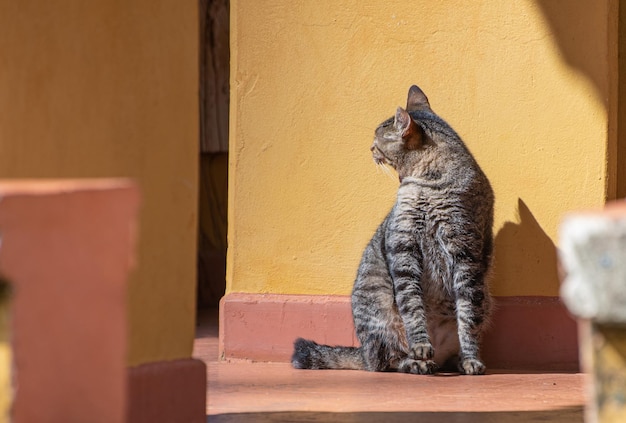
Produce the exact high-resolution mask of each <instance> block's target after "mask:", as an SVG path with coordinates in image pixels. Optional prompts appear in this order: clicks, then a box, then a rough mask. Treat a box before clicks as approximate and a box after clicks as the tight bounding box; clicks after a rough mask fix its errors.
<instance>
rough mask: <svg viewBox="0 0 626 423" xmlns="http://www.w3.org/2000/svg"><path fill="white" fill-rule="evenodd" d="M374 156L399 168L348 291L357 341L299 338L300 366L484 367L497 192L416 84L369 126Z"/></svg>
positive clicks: (471, 370) (296, 357)
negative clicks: (341, 343)
mask: <svg viewBox="0 0 626 423" xmlns="http://www.w3.org/2000/svg"><path fill="white" fill-rule="evenodd" d="M371 150H372V154H373V157H374V161H375V162H376V163H377V164H379V165H383V166H384V165H390V166H392V167H393V168H394V169H395V170H396V171H397V173H398V176H399V178H400V187H399V188H398V194H397V199H396V203H395V205H394V206H393V208H392V209H391V211H390V212H389V214H388V215H387V217H386V218H385V220H384V221H383V222H382V224H381V225H380V226H379V228H378V230H377V231H376V233H375V234H374V236H373V238H372V239H371V241H370V242H369V244H368V245H367V247H366V248H365V251H364V252H363V257H362V259H361V263H360V265H359V269H358V272H357V277H356V281H355V283H354V288H353V291H352V313H353V317H354V324H355V328H356V333H357V336H358V338H359V341H360V342H361V347H358V348H355V347H330V346H325V345H319V344H316V343H314V342H312V341H307V340H303V339H298V340H296V342H295V345H294V347H295V348H294V354H293V357H292V364H293V366H294V367H295V368H300V369H364V370H370V371H400V372H409V373H417V374H430V373H433V372H435V371H436V370H437V369H438V368H449V367H450V366H451V365H453V366H456V367H457V368H458V370H459V371H460V372H461V373H463V374H483V373H484V372H485V365H484V364H483V363H482V361H481V360H480V357H479V344H480V338H481V334H482V333H483V331H484V329H485V327H486V326H487V324H488V319H489V315H490V311H491V297H490V294H489V287H488V276H489V270H490V266H491V256H492V249H493V235H492V225H493V203H494V196H493V191H492V189H491V186H490V184H489V181H488V180H487V177H486V176H485V174H484V173H483V172H482V171H481V169H480V167H479V166H478V164H477V163H476V161H475V160H474V158H473V157H472V155H471V153H470V152H469V151H468V149H467V148H466V146H465V144H464V143H463V141H462V140H461V138H460V137H459V136H458V135H457V134H456V132H454V130H453V129H452V128H451V127H450V126H449V125H448V124H447V123H446V122H444V121H443V120H442V119H441V118H440V117H439V116H437V115H436V114H435V113H434V112H433V111H432V110H431V108H430V104H429V103H428V99H427V98H426V96H425V95H424V93H423V92H422V91H421V90H420V89H419V88H418V87H417V86H412V87H411V88H410V90H409V95H408V101H407V107H406V110H405V109H402V108H398V110H397V112H396V114H395V116H394V117H393V118H390V119H388V120H386V121H385V122H383V123H382V124H381V125H379V127H378V128H377V129H376V133H375V137H374V144H373V145H372V148H371Z"/></svg>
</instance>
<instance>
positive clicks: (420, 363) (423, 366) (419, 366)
mask: <svg viewBox="0 0 626 423" xmlns="http://www.w3.org/2000/svg"><path fill="white" fill-rule="evenodd" d="M398 370H399V371H400V372H402V373H412V374H414V375H432V374H434V373H435V372H436V371H437V364H436V363H435V362H434V361H432V360H413V359H412V358H405V359H404V360H403V361H402V362H401V363H400V366H398Z"/></svg>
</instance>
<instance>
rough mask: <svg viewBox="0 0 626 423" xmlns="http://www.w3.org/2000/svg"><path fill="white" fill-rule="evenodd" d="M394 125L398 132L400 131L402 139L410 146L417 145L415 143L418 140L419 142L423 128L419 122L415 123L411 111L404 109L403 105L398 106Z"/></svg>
mask: <svg viewBox="0 0 626 423" xmlns="http://www.w3.org/2000/svg"><path fill="white" fill-rule="evenodd" d="M393 125H394V127H395V128H396V129H397V130H398V132H400V134H401V135H402V139H403V140H404V141H405V142H407V144H408V145H409V147H410V148H413V147H415V146H414V145H413V144H415V143H416V142H417V144H419V139H420V137H421V133H422V130H421V128H420V127H419V126H418V125H417V123H415V121H414V120H413V118H411V115H409V112H407V111H406V110H404V109H403V108H402V107H398V109H397V110H396V116H395V118H394V121H393Z"/></svg>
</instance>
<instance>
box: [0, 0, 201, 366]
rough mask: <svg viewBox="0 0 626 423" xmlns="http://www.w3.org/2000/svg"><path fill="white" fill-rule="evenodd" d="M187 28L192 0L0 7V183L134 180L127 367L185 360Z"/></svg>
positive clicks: (192, 255) (192, 162)
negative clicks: (138, 198)
mask: <svg viewBox="0 0 626 423" xmlns="http://www.w3.org/2000/svg"><path fill="white" fill-rule="evenodd" d="M197 21H198V19H197V4H196V3H194V2H178V1H173V0H164V1H157V2H155V1H152V0H138V1H133V2H111V1H108V0H94V1H89V2H83V1H78V0H75V1H72V0H60V1H54V2H38V1H31V0H25V1H12V0H0V28H2V37H0V52H1V54H0V93H2V94H1V95H0V178H13V177H53V178H56V177H100V176H131V177H136V178H137V179H138V180H139V182H140V185H141V188H142V195H143V201H142V212H141V232H140V243H139V251H138V254H137V255H138V262H139V263H138V264H139V268H138V270H137V271H136V272H135V274H134V275H133V277H132V280H131V283H130V304H129V317H130V323H131V325H130V326H131V327H130V329H131V339H130V351H129V363H130V364H139V363H143V362H148V361H153V360H163V359H170V358H181V357H189V356H190V355H191V348H192V342H193V334H194V316H195V311H194V310H195V260H196V219H197V216H196V215H197V213H196V197H197V185H198V182H197V179H198V177H197V161H198V153H197V151H198V134H197V132H198V102H197V86H198V82H197V75H198V71H197V40H198V32H197V31H198V30H197ZM33 265H34V266H36V263H33ZM77 318H79V316H77ZM102 318H103V319H106V316H102Z"/></svg>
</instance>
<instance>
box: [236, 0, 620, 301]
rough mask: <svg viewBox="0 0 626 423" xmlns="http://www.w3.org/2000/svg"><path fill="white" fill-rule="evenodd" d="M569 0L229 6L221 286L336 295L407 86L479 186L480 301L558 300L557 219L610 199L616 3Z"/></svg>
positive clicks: (356, 247)
mask: <svg viewBox="0 0 626 423" xmlns="http://www.w3.org/2000/svg"><path fill="white" fill-rule="evenodd" d="M570 3H571V2H568V1H565V0H545V1H531V0H515V1H500V0H490V1H483V2H464V1H442V2H433V1H427V0H423V1H408V2H407V1H403V0H359V1H356V0H355V1H345V2H341V4H339V3H338V2H336V1H332V0H326V1H317V2H312V1H307V0H300V1H285V0H272V1H269V0H268V1H264V2H254V1H243V0H231V113H230V116H231V123H230V134H231V144H230V151H231V155H230V160H231V168H230V193H229V195H230V198H229V209H230V211H229V257H228V276H227V292H252V293H266V292H271V293H289V294H348V293H349V292H350V289H351V286H352V282H353V278H354V275H355V272H356V268H357V265H358V261H359V257H360V254H361V251H362V249H363V247H364V245H365V244H366V242H367V241H368V239H369V238H370V236H371V234H372V233H373V231H374V229H375V227H376V226H377V225H378V223H379V222H380V221H381V219H382V218H383V216H384V215H385V214H386V212H387V211H388V210H389V208H390V207H391V204H392V202H393V201H394V195H395V190H396V188H397V185H398V183H397V180H394V179H393V178H388V177H387V176H386V175H385V174H383V173H381V172H380V171H377V169H376V167H375V165H374V164H373V162H372V159H371V156H370V152H369V146H370V144H371V140H372V136H373V131H374V128H375V127H376V126H377V124H378V123H379V122H381V121H382V120H384V119H386V118H387V117H389V116H391V115H392V114H393V112H394V111H395V108H396V107H397V106H399V105H404V104H405V102H406V92H407V90H408V87H409V86H410V85H411V84H414V83H416V84H418V85H419V86H420V87H421V88H422V89H423V90H424V91H425V92H426V94H427V95H428V96H429V98H430V102H431V105H432V106H433V108H434V110H436V111H437V112H438V113H439V114H440V115H441V116H442V117H443V118H444V119H446V120H448V122H449V123H450V124H451V125H452V126H453V127H454V128H455V129H456V130H457V132H459V133H460V134H461V136H462V137H463V138H464V139H465V140H466V142H467V144H468V145H469V147H470V149H471V150H472V151H473V152H474V154H475V156H476V158H477V159H478V161H479V163H480V164H481V165H482V167H483V169H484V170H485V172H486V173H487V175H488V177H489V178H490V180H491V181H492V184H493V186H494V189H495V192H496V197H497V204H496V222H495V233H496V234H497V237H496V244H497V245H496V248H497V253H496V261H497V263H496V275H495V278H494V281H493V285H492V286H493V289H492V291H493V293H494V294H495V295H504V296H513V295H557V294H558V282H557V275H556V260H555V253H554V244H553V242H554V240H555V239H556V232H557V225H558V223H559V221H560V219H561V217H562V216H563V214H564V213H565V212H567V211H569V210H572V209H578V208H586V207H597V206H600V205H602V204H603V203H604V201H605V200H606V198H607V197H612V196H614V195H615V181H614V174H615V161H614V157H613V156H612V155H611V151H612V150H611V149H612V148H614V145H615V142H616V141H615V138H616V132H615V131H616V128H615V125H614V124H615V122H614V120H613V119H614V105H615V101H616V99H615V96H614V95H613V94H611V95H609V94H610V93H612V92H613V91H614V90H615V87H614V85H615V83H616V79H617V77H616V72H617V56H616V53H617V37H616V28H617V13H615V12H616V10H617V7H618V2H617V0H608V1H598V0H585V1H579V2H576V4H575V5H572V4H570ZM607 158H608V159H611V160H607Z"/></svg>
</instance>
